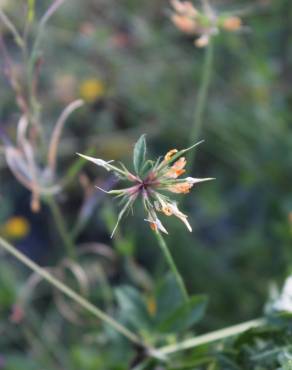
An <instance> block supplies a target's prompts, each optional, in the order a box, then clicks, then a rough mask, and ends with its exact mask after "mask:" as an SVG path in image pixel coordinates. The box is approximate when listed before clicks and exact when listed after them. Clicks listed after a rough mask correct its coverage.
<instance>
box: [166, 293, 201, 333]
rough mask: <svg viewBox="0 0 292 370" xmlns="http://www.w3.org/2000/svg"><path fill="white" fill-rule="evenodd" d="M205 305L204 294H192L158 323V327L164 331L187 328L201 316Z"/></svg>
mask: <svg viewBox="0 0 292 370" xmlns="http://www.w3.org/2000/svg"><path fill="white" fill-rule="evenodd" d="M206 305H207V297H206V296H205V295H196V296H192V297H191V298H190V300H189V301H188V302H186V303H183V304H181V305H180V306H179V307H178V308H177V309H176V310H174V311H173V312H172V313H171V314H170V315H169V316H168V318H166V320H164V321H163V322H162V323H161V324H160V325H159V329H160V330H161V331H164V332H173V331H174V332H177V331H183V330H187V329H189V328H190V327H191V326H192V325H194V324H195V323H197V322H198V321H200V320H201V318H202V317H203V315H204V313H205V310H206Z"/></svg>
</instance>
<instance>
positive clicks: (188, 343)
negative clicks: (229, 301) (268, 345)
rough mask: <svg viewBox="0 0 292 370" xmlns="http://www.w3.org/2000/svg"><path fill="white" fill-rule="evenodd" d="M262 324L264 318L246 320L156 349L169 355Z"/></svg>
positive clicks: (264, 321)
mask: <svg viewBox="0 0 292 370" xmlns="http://www.w3.org/2000/svg"><path fill="white" fill-rule="evenodd" d="M264 324H266V320H265V319H264V318H260V319H255V320H251V321H247V322H244V323H241V324H238V325H234V326H230V327H228V328H224V329H220V330H216V331H213V332H211V333H207V334H203V335H199V336H197V337H195V338H190V339H187V340H185V341H183V342H180V343H177V344H172V345H169V346H165V347H161V348H158V349H157V351H158V352H159V353H160V354H161V355H169V354H171V353H175V352H178V351H184V350H187V349H190V348H194V347H198V346H201V345H203V344H207V343H211V342H215V341H218V340H220V339H224V338H228V337H232V336H235V335H238V334H241V333H243V332H245V331H246V330H249V329H251V328H256V327H259V326H263V325H264Z"/></svg>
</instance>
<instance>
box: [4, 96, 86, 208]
mask: <svg viewBox="0 0 292 370" xmlns="http://www.w3.org/2000/svg"><path fill="white" fill-rule="evenodd" d="M81 105H83V102H82V101H81V100H76V101H75V102H72V103H71V104H69V105H68V106H67V108H65V110H64V111H63V113H62V114H61V116H60V118H59V119H58V120H57V122H56V125H55V128H54V130H53V133H52V136H51V138H50V140H49V144H48V148H47V163H46V164H45V165H40V164H39V157H40V153H38V151H37V146H36V143H35V138H34V137H32V135H30V130H29V122H28V119H27V117H26V116H22V117H21V118H20V120H19V122H18V126H17V144H16V145H15V146H14V145H11V144H6V145H5V156H6V161H7V165H8V167H9V168H10V170H11V172H12V173H13V174H14V176H15V177H16V179H17V180H18V181H19V182H20V183H21V184H22V185H23V186H25V187H26V188H27V189H28V190H30V191H31V193H32V198H31V209H32V211H34V212H38V211H39V209H40V197H41V196H42V195H52V194H55V193H57V192H59V191H60V186H59V185H57V184H56V179H55V172H56V160H57V150H58V146H59V141H60V136H61V133H62V129H63V127H64V124H65V122H66V120H67V118H68V116H69V115H70V114H71V113H72V112H73V111H74V110H75V109H77V108H79V107H80V106H81Z"/></svg>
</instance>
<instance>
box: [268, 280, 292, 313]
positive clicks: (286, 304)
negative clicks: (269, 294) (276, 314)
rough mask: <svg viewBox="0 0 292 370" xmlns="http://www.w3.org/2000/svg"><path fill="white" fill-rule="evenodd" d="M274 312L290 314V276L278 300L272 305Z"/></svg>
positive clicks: (291, 288)
mask: <svg viewBox="0 0 292 370" xmlns="http://www.w3.org/2000/svg"><path fill="white" fill-rule="evenodd" d="M272 308H273V310H274V311H280V312H289V313H292V276H289V277H288V278H287V279H286V281H285V283H284V287H283V289H282V292H281V294H280V296H279V297H278V299H276V300H275V302H274V303H273V305H272Z"/></svg>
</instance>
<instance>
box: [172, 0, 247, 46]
mask: <svg viewBox="0 0 292 370" xmlns="http://www.w3.org/2000/svg"><path fill="white" fill-rule="evenodd" d="M170 3H171V5H172V7H173V13H172V15H171V20H172V22H173V24H174V25H175V26H176V27H177V28H178V29H179V30H180V31H182V32H184V33H186V34H189V35H194V36H198V37H197V39H196V40H195V45H196V46H197V47H201V48H202V47H205V46H206V45H208V43H209V41H210V38H211V37H212V36H215V35H217V34H218V33H219V31H220V29H224V30H226V31H229V32H235V31H238V30H240V29H241V27H242V21H241V19H240V18H239V17H237V16H234V15H229V14H217V13H216V12H215V10H214V9H213V8H212V7H211V6H210V5H209V2H208V1H204V2H203V7H202V10H199V9H197V8H195V7H194V5H193V4H192V3H191V2H190V1H180V0H170Z"/></svg>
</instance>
